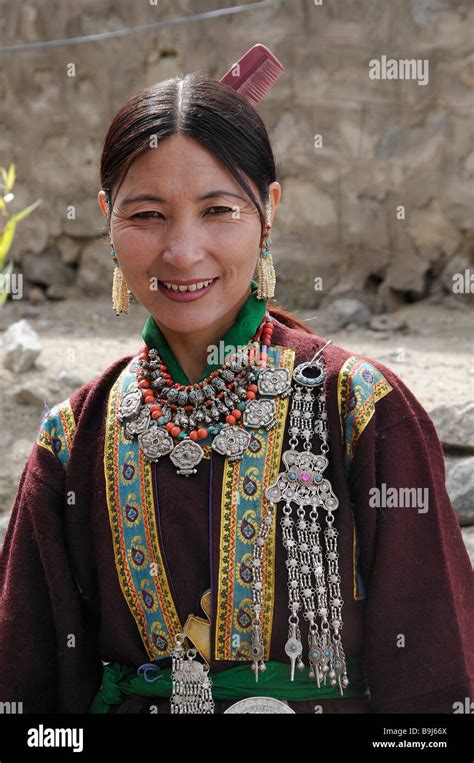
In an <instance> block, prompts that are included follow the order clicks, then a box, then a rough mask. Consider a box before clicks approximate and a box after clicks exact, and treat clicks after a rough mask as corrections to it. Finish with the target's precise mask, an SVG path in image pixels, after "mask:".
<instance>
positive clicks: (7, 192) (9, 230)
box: [0, 163, 41, 307]
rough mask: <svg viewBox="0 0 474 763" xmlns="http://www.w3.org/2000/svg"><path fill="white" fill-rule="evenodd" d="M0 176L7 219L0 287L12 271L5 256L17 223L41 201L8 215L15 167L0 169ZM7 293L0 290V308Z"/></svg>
mask: <svg viewBox="0 0 474 763" xmlns="http://www.w3.org/2000/svg"><path fill="white" fill-rule="evenodd" d="M0 175H1V179H0V210H1V212H2V217H3V218H5V217H6V218H7V219H6V221H5V222H4V225H3V227H2V228H1V230H0V286H3V284H5V282H6V280H7V278H8V276H9V275H10V273H11V272H12V270H13V260H11V259H9V260H8V262H7V255H8V252H9V251H10V248H11V245H12V242H13V237H14V235H15V229H16V226H17V223H19V222H20V220H23V218H25V217H27V216H28V215H29V214H30V212H33V210H34V209H36V207H37V206H38V205H39V204H41V199H37V200H36V201H35V202H34V203H33V204H30V206H29V207H26V209H22V210H21V212H17V213H15V214H9V211H8V204H9V203H10V202H11V201H13V199H14V198H15V196H14V194H13V186H14V185H15V179H16V173H15V165H14V164H13V163H12V164H10V167H9V169H8V171H7V170H6V169H5V167H0ZM7 293H8V292H7V290H5V289H3V288H0V307H2V306H3V304H4V303H5V301H6V298H7Z"/></svg>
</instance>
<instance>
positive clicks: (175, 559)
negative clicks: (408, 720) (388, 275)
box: [0, 75, 473, 713]
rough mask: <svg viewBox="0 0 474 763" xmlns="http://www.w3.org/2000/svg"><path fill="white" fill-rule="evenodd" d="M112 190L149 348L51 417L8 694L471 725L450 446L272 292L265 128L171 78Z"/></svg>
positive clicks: (2, 650)
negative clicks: (455, 718) (274, 704)
mask: <svg viewBox="0 0 474 763" xmlns="http://www.w3.org/2000/svg"><path fill="white" fill-rule="evenodd" d="M101 184H102V190H101V191H100V193H99V197H98V198H99V203H100V207H101V210H102V212H103V214H104V215H105V217H106V219H107V223H108V227H109V232H110V237H111V241H112V246H113V249H112V255H113V257H114V261H115V263H116V264H117V266H119V267H117V268H116V270H115V274H114V306H115V309H116V311H117V312H118V313H120V312H126V310H127V302H128V289H129V290H130V292H131V293H132V294H133V295H134V296H135V298H136V299H138V300H139V301H140V302H141V303H142V304H143V305H144V307H145V308H146V309H147V310H148V312H149V316H148V319H147V321H146V324H145V327H144V330H143V334H142V337H143V340H144V343H145V345H144V346H141V347H137V353H136V354H135V355H134V356H133V357H132V356H126V357H122V358H119V359H118V360H117V361H116V362H115V363H113V364H112V365H111V366H110V367H109V368H107V369H106V370H105V372H104V373H103V374H102V375H101V376H100V377H98V378H96V379H94V380H93V381H91V382H88V383H87V384H85V385H83V386H82V387H81V388H80V389H78V390H77V391H76V392H74V394H72V395H71V397H70V398H68V399H67V400H65V401H63V402H61V403H59V404H58V405H56V406H55V407H54V408H53V409H52V410H51V411H50V412H49V413H48V414H47V415H46V416H45V418H44V420H43V421H42V424H41V427H40V431H39V434H38V439H37V442H36V443H35V445H34V447H33V450H32V453H31V456H30V458H29V461H28V463H27V465H26V466H25V469H24V471H23V474H22V476H21V480H20V485H19V489H18V495H17V498H16V501H15V505H14V509H13V513H12V517H11V520H10V523H9V526H8V530H7V534H6V538H5V543H4V548H3V554H2V560H1V569H0V572H1V578H0V579H1V585H2V601H1V631H0V700H1V701H2V702H11V703H13V702H16V703H22V708H23V712H52V713H54V712H89V711H92V712H158V713H169V712H179V711H180V703H181V710H183V708H184V710H186V707H188V710H187V711H188V712H210V711H212V710H214V712H225V711H226V710H228V709H229V708H230V707H231V706H233V705H235V704H236V702H237V701H239V700H240V699H243V698H245V697H247V698H248V697H258V696H262V697H265V698H267V699H266V700H264V701H268V702H270V704H271V700H272V699H276V700H280V702H285V703H286V708H287V709H288V708H290V709H291V710H293V711H294V712H298V713H299V712H303V713H314V712H324V713H327V712H329V713H347V712H360V713H365V712H376V713H380V712H430V713H431V712H432V713H435V712H444V713H450V712H453V706H454V703H455V702H458V701H461V702H463V701H464V698H465V697H472V696H473V695H472V683H471V680H472V664H473V654H472V612H473V606H472V603H473V598H472V586H471V580H472V570H471V566H470V563H469V559H468V556H467V553H466V550H465V548H464V545H463V541H462V537H461V534H460V530H459V527H458V524H457V521H456V518H455V515H454V512H453V510H452V507H451V505H450V502H449V498H448V495H447V493H446V489H445V484H444V463H443V453H442V450H441V446H440V443H439V441H438V438H437V436H436V433H435V430H434V427H433V424H432V422H431V420H430V419H429V417H428V415H427V413H426V412H425V411H424V409H423V408H422V406H421V405H420V404H419V402H418V401H417V400H416V399H415V397H414V396H413V394H412V393H411V392H410V391H409V390H408V389H407V388H406V386H405V385H404V384H403V383H402V381H401V380H400V379H399V378H398V377H397V376H396V375H395V374H394V373H393V372H392V371H391V370H390V369H388V368H386V367H385V366H383V365H381V364H380V363H378V362H375V361H372V360H370V359H369V358H366V357H365V356H355V355H352V354H351V353H350V352H348V351H346V350H344V349H343V348H341V347H337V346H334V345H332V344H331V343H330V342H328V341H326V340H324V339H322V338H321V337H318V336H316V335H315V334H313V333H312V332H311V331H310V330H309V329H308V328H307V327H306V326H305V325H304V324H303V323H301V322H300V321H298V320H297V319H295V318H294V317H292V316H291V315H289V314H288V313H285V312H283V311H282V310H281V309H278V308H276V307H275V306H273V305H272V303H271V302H270V299H271V297H272V291H273V283H274V280H273V269H272V264H271V254H270V238H269V234H270V228H271V223H272V221H273V216H274V214H275V210H276V209H277V207H278V203H279V200H280V193H281V189H280V185H279V184H278V182H277V181H276V177H275V165H274V159H273V156H272V151H271V147H270V143H269V140H268V136H267V132H266V130H265V127H264V125H263V123H262V121H261V119H260V118H259V116H258V114H257V112H256V111H255V109H254V108H253V107H252V106H250V105H249V103H247V101H246V100H245V99H244V98H243V97H242V96H240V95H238V94H237V93H236V92H234V91H233V90H232V89H231V88H230V87H228V86H225V85H222V84H220V83H218V82H215V81H211V80H208V79H207V78H206V77H203V76H201V75H188V76H185V77H176V78H174V79H170V80H167V81H165V82H161V83H159V84H157V85H155V86H153V87H151V88H148V89H146V90H144V91H142V92H140V93H138V94H137V95H136V96H135V97H133V98H131V99H130V100H129V101H128V102H127V103H125V104H124V106H122V108H121V109H120V110H119V112H118V113H117V115H116V116H115V117H114V119H113V121H112V124H111V126H110V128H109V131H108V134H107V137H106V140H105V145H104V149H103V155H102V162H101ZM264 210H266V211H267V216H266V217H265V214H264ZM256 266H257V269H258V281H254V280H252V276H253V274H254V272H255V268H256ZM185 286H188V287H190V288H188V289H186V288H185ZM252 341H253V342H256V345H255V344H254V345H253V346H254V353H253V355H252V353H251V352H247V351H245V350H244V349H243V348H246V347H247V346H248V344H249V343H250V342H252ZM229 356H232V357H229ZM225 362H227V365H224V363H225ZM232 363H234V365H232ZM256 363H257V365H256ZM305 363H306V364H309V365H307V366H306V367H305V366H304V365H303V366H302V368H300V369H299V371H298V373H295V376H293V372H294V371H296V369H297V367H298V366H300V365H301V364H305ZM272 369H274V371H272ZM200 383H201V384H200ZM288 454H289V455H288ZM389 490H390V491H391V492H390V495H391V496H393V495H395V496H397V498H396V499H395V500H392V501H387V500H385V498H384V496H385V497H386V496H387V495H388V492H387V491H389ZM267 491H268V492H267ZM406 491H408V492H409V495H410V496H412V497H413V496H415V498H416V497H418V496H422V497H426V496H427V498H428V500H427V502H426V501H423V502H422V503H419V502H418V503H417V501H416V500H415V501H414V502H413V504H412V505H411V506H410V505H406V503H405V504H403V503H402V500H401V497H403V496H404V495H405V494H406ZM377 496H378V497H379V498H380V496H382V499H381V500H378V499H377ZM377 500H378V505H377ZM305 533H306V534H305ZM311 576H313V577H311ZM469 625H471V628H469ZM180 634H186V639H185V640H184V642H183V639H184V636H183V635H181V636H180ZM470 635H471V638H469V636H470ZM181 643H183V646H182V647H181V649H185V650H186V649H190V650H192V649H194V650H195V651H194V652H192V651H191V652H189V653H188V658H190V659H189V662H187V663H186V660H184V662H185V664H187V666H188V668H189V667H190V666H191V668H192V667H193V666H196V664H198V663H200V665H201V667H199V665H198V668H197V669H196V670H195V672H194V673H192V671H191V673H192V675H191V674H190V673H188V674H187V675H188V676H189V685H187V686H186V687H184V691H185V692H189V693H192V691H193V687H194V689H196V687H197V692H198V694H199V697H200V702H199V703H198V706H197V707H196V706H194V705H189V706H186V707H185V705H184V704H183V703H185V702H186V701H187V700H188V699H189V697H188V698H187V695H186V696H183V694H182V691H183V687H181V689H180V688H179V686H178V685H177V683H176V681H173V679H175V678H176V675H177V670H178V669H179V670H181V671H182V670H184V669H185V667H184V666H183V665H181V662H182V660H183V659H184V658H185V656H186V655H184V654H183V653H182V652H181V653H180V651H179V650H180V644H181ZM193 657H194V660H193V659H192V658H193ZM202 666H204V667H206V666H207V667H208V669H209V671H210V674H209V675H210V676H211V677H212V686H211V687H209V685H207V686H206V684H205V683H203V677H204V679H205V677H206V670H204V671H203V668H202ZM191 668H190V669H191ZM265 668H266V670H265ZM181 675H182V673H181ZM193 681H194V684H193ZM279 707H280V709H279V711H282V708H281V705H280V706H279ZM189 708H191V709H189Z"/></svg>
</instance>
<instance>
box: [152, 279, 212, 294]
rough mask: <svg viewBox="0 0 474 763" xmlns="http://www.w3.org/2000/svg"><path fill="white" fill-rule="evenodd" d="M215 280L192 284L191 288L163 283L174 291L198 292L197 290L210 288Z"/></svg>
mask: <svg viewBox="0 0 474 763" xmlns="http://www.w3.org/2000/svg"><path fill="white" fill-rule="evenodd" d="M213 280H214V279H213V278H211V280H210V281H198V283H191V284H189V286H178V285H177V284H173V283H167V282H166V281H162V283H163V284H164V285H165V286H166V288H167V289H172V290H173V291H196V290H197V289H203V288H204V287H205V286H209V284H210V283H212V282H213Z"/></svg>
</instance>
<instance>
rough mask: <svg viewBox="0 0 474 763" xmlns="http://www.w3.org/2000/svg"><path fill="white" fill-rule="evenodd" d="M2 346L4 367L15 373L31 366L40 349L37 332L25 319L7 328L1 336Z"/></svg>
mask: <svg viewBox="0 0 474 763" xmlns="http://www.w3.org/2000/svg"><path fill="white" fill-rule="evenodd" d="M2 347H3V348H4V349H5V354H4V357H3V365H4V367H5V368H8V369H9V370H10V371H13V373H16V374H19V373H23V371H28V370H29V369H30V368H33V366H34V365H35V362H36V358H37V357H38V355H39V354H40V352H41V349H42V346H41V340H40V338H39V336H38V334H37V333H36V331H35V330H34V329H33V328H32V326H31V325H30V324H29V323H28V321H26V320H25V319H22V320H21V321H17V322H16V323H12V324H11V325H10V326H9V327H8V328H7V330H6V331H5V333H4V334H3V336H2Z"/></svg>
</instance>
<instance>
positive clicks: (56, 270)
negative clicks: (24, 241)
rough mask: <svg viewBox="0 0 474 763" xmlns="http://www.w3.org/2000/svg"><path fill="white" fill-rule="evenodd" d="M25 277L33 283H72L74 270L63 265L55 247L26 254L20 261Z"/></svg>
mask: <svg viewBox="0 0 474 763" xmlns="http://www.w3.org/2000/svg"><path fill="white" fill-rule="evenodd" d="M21 268H22V271H23V274H24V276H25V278H26V279H27V280H28V281H31V282H32V283H35V284H42V285H43V286H49V285H50V284H53V283H59V284H72V283H73V282H74V270H73V269H72V268H70V267H69V266H68V265H65V264H64V262H63V261H62V260H61V255H60V254H59V252H58V251H57V250H56V249H49V250H46V251H45V252H41V254H32V253H29V254H26V255H25V256H24V257H23V258H22V261H21Z"/></svg>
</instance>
